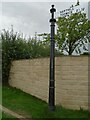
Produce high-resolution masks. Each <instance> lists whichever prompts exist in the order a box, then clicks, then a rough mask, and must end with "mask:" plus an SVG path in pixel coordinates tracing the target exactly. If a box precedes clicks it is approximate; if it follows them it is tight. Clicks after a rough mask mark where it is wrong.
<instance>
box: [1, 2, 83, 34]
mask: <svg viewBox="0 0 90 120" xmlns="http://www.w3.org/2000/svg"><path fill="white" fill-rule="evenodd" d="M74 1H75V0H74ZM52 4H54V5H55V8H56V9H57V12H56V17H58V16H59V12H60V10H63V9H66V8H69V7H70V6H71V5H72V4H76V2H73V3H70V2H67V3H66V2H62V3H60V2H53V3H49V2H45V3H43V2H38V3H36V2H35V3H34V2H31V3H30V2H29V3H27V2H25V3H23V2H21V3H20V2H14V3H13V2H6V3H5V2H4V3H3V4H2V5H3V7H2V14H3V16H2V28H5V29H9V28H10V26H11V25H13V26H14V30H15V31H17V32H19V31H21V32H23V33H24V34H27V35H34V34H35V32H37V33H45V32H49V31H50V23H49V19H50V12H49V10H50V8H51V5H52ZM82 5H83V3H82ZM84 6H85V4H84Z"/></svg>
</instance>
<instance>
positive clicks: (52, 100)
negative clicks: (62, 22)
mask: <svg viewBox="0 0 90 120" xmlns="http://www.w3.org/2000/svg"><path fill="white" fill-rule="evenodd" d="M50 12H51V19H50V23H51V35H50V42H51V47H50V81H49V109H50V110H51V111H54V110H55V85H54V84H55V58H54V57H55V56H54V49H55V40H54V39H55V38H54V35H55V22H56V19H54V12H56V9H55V8H54V5H52V8H51V9H50Z"/></svg>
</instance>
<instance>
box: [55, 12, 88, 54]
mask: <svg viewBox="0 0 90 120" xmlns="http://www.w3.org/2000/svg"><path fill="white" fill-rule="evenodd" d="M57 26H58V28H57V37H56V40H57V41H56V42H57V46H58V47H59V49H60V50H61V51H62V52H63V51H66V52H67V53H68V54H69V55H71V54H72V53H73V52H74V51H75V52H76V53H81V49H80V48H81V47H82V48H83V50H85V51H88V50H87V48H86V45H85V44H87V43H88V42H90V38H89V36H88V35H89V32H90V21H88V19H87V18H86V14H85V13H82V12H79V13H74V14H72V15H71V16H69V17H59V18H58V21H57Z"/></svg>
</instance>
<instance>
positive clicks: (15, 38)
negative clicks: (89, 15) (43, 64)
mask: <svg viewBox="0 0 90 120" xmlns="http://www.w3.org/2000/svg"><path fill="white" fill-rule="evenodd" d="M0 41H1V42H2V81H3V83H5V84H7V83H8V78H9V72H10V67H11V62H12V60H16V59H29V58H37V57H47V56H49V55H50V47H49V45H48V44H45V42H42V41H38V40H35V39H30V38H29V39H28V40H26V39H25V38H23V37H21V35H20V34H18V33H14V32H13V28H12V30H10V31H9V30H7V31H6V30H3V31H2V33H1V35H0ZM1 42H0V43H1ZM0 45H1V44H0Z"/></svg>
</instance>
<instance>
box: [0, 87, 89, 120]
mask: <svg viewBox="0 0 90 120" xmlns="http://www.w3.org/2000/svg"><path fill="white" fill-rule="evenodd" d="M2 93H3V94H2V97H3V102H2V104H3V106H5V107H7V108H9V109H11V110H13V111H15V112H17V113H19V114H21V115H23V116H25V117H27V118H29V117H31V116H32V118H33V119H36V118H40V120H43V118H79V119H80V118H84V119H85V118H88V111H84V110H69V109H65V108H63V107H60V106H56V110H55V111H54V112H51V111H49V109H48V105H47V103H46V102H44V101H42V100H40V99H37V98H36V97H33V96H31V95H29V94H26V93H24V92H22V91H20V90H18V89H15V88H11V87H6V86H4V87H3V90H2ZM47 120H48V119H47Z"/></svg>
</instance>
